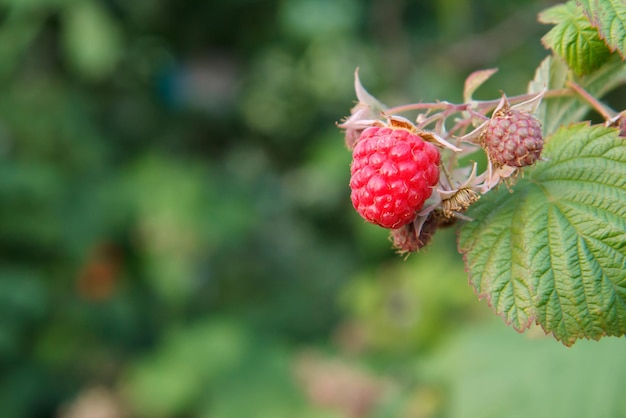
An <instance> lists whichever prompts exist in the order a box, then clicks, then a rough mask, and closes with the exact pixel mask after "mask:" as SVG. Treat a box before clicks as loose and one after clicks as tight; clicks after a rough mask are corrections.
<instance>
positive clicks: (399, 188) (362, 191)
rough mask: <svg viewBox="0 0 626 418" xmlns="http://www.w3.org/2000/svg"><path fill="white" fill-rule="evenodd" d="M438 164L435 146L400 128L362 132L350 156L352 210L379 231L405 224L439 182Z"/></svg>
mask: <svg viewBox="0 0 626 418" xmlns="http://www.w3.org/2000/svg"><path fill="white" fill-rule="evenodd" d="M439 160H440V155H439V150H438V149H437V147H435V146H434V145H433V144H431V143H429V142H426V141H424V140H423V139H422V138H421V137H420V136H418V135H416V134H414V133H412V132H410V131H408V130H406V129H401V128H392V127H370V128H367V129H365V130H364V131H363V132H362V133H361V136H360V137H359V140H358V142H357V143H356V146H355V148H354V151H353V159H352V166H351V174H352V176H351V178H350V188H351V189H352V193H351V195H350V197H351V199H352V204H353V205H354V208H355V209H356V210H357V212H358V213H359V214H360V215H361V216H362V217H363V218H365V219H366V220H367V221H369V222H372V223H374V224H377V225H380V226H382V227H385V228H391V229H397V228H400V227H402V226H404V225H407V224H408V223H410V222H412V221H413V220H414V219H415V217H416V215H417V212H418V211H419V210H420V209H421V208H422V206H423V205H424V202H425V201H426V200H427V199H428V198H429V197H430V195H431V194H432V191H433V187H434V186H435V185H436V184H437V182H438V181H439Z"/></svg>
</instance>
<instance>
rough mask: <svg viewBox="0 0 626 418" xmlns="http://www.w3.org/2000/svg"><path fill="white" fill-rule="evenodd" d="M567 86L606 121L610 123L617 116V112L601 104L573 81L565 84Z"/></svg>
mask: <svg viewBox="0 0 626 418" xmlns="http://www.w3.org/2000/svg"><path fill="white" fill-rule="evenodd" d="M565 84H566V85H567V86H568V87H569V88H570V89H572V90H574V92H575V93H576V94H578V95H579V96H580V97H581V98H582V99H583V100H584V101H586V102H587V103H588V104H589V105H590V106H591V107H593V108H594V109H595V111H596V112H598V113H599V114H600V116H602V117H603V118H604V120H606V121H609V120H611V119H613V118H614V117H615V115H617V112H615V111H614V110H613V109H611V108H609V107H608V106H606V105H604V104H602V103H600V101H599V100H598V99H596V98H595V97H593V96H592V95H591V94H589V92H587V90H585V89H584V88H582V87H581V86H579V85H578V84H577V83H575V82H573V81H567V82H565Z"/></svg>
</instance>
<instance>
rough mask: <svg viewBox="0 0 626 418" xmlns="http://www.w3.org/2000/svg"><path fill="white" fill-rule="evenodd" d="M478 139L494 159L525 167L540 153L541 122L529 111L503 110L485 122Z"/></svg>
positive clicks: (497, 162) (501, 163) (499, 162)
mask: <svg viewBox="0 0 626 418" xmlns="http://www.w3.org/2000/svg"><path fill="white" fill-rule="evenodd" d="M480 142H481V143H482V144H483V146H484V147H485V148H486V150H487V153H488V154H489V157H490V158H491V160H492V161H493V162H494V163H496V164H499V165H508V166H511V167H525V166H527V165H531V164H533V163H534V162H535V161H537V159H539V156H540V155H541V151H542V149H543V138H542V136H541V124H540V123H539V121H538V120H537V119H536V118H534V117H533V116H531V115H529V114H528V113H524V112H520V111H519V110H507V111H503V112H501V113H499V114H497V115H494V116H493V117H492V118H491V119H490V120H489V122H487V125H486V126H485V129H484V130H483V132H482V134H481V139H480Z"/></svg>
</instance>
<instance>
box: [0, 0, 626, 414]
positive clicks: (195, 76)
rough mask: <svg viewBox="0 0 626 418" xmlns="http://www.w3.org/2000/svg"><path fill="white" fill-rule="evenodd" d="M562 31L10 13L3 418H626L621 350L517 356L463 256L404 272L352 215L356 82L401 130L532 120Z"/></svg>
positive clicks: (444, 17)
mask: <svg viewBox="0 0 626 418" xmlns="http://www.w3.org/2000/svg"><path fill="white" fill-rule="evenodd" d="M546 6H548V3H546V2H538V1H523V2H520V1H513V0H507V1H502V0H498V1H496V0H489V1H482V2H470V1H468V0H445V1H438V2H430V1H414V2H404V1H401V0H394V1H389V0H385V1H383V0H370V1H357V0H282V1H277V0H268V1H255V0H237V1H226V0H224V1H208V2H207V1H201V0H187V1H174V0H167V1H149V0H135V1H127V2H126V1H117V0H108V1H98V0H28V1H27V0H1V1H0V88H1V92H2V93H1V94H0V249H1V251H0V257H1V264H0V370H1V374H0V406H1V409H2V411H3V414H6V415H5V416H7V417H46V416H50V417H64V418H76V417H89V416H91V415H89V413H93V411H97V410H105V411H108V413H110V414H112V415H110V416H111V417H135V416H136V417H211V418H237V417H252V416H253V417H260V418H262V417H268V418H280V417H335V418H340V417H348V418H352V417H407V418H408V417H492V416H493V417H501V416H507V417H512V416H520V417H521V416H550V417H559V416H567V417H576V416H581V417H586V416H591V415H590V414H592V415H593V416H595V417H614V416H619V415H623V414H624V413H626V405H625V404H624V401H623V397H621V396H620V395H619V392H618V391H617V388H619V387H621V386H620V382H621V381H622V380H623V379H624V376H626V362H625V361H624V360H622V358H623V356H621V353H622V352H623V349H624V343H623V341H622V340H621V339H620V340H618V339H605V340H603V341H601V342H599V343H591V342H586V341H583V342H579V343H577V344H576V345H575V346H574V347H573V348H571V349H567V348H565V347H562V346H561V345H560V344H558V343H555V342H554V341H552V340H551V339H545V338H543V337H542V336H541V335H540V333H537V332H534V331H533V330H530V331H528V332H527V333H526V334H524V335H518V334H516V333H515V332H514V331H513V330H512V329H509V328H506V327H503V326H501V323H500V322H499V321H498V320H497V319H496V320H493V319H491V314H490V312H489V310H488V308H487V307H486V306H485V303H484V302H478V301H477V300H476V296H475V295H474V293H473V291H472V289H471V288H470V287H469V286H468V283H467V275H466V273H465V272H464V269H463V264H462V261H461V257H460V256H459V255H458V254H457V253H456V242H455V235H454V233H453V231H442V232H441V233H439V234H438V235H437V236H436V238H435V240H434V243H433V245H432V247H430V248H429V249H428V250H427V251H425V252H423V253H421V254H418V255H416V256H411V257H410V258H409V259H408V260H407V261H404V260H403V259H402V258H400V257H398V256H396V255H394V254H393V253H392V251H391V249H390V243H389V242H388V241H387V238H386V231H384V230H382V229H379V228H377V227H374V226H372V225H366V224H364V223H363V221H362V220H361V219H360V218H359V217H358V216H357V215H356V214H355V213H354V211H353V210H352V208H351V205H350V201H349V198H348V196H349V190H348V185H347V183H348V176H349V169H348V166H349V162H350V155H349V153H348V152H347V151H346V150H345V147H344V145H343V139H342V135H341V133H340V132H339V131H338V130H337V129H336V127H335V125H334V123H335V122H336V121H337V120H338V119H339V118H340V117H341V116H343V115H346V114H347V113H348V112H349V108H350V107H351V106H352V104H353V100H354V92H353V80H352V77H353V72H354V68H355V67H357V66H359V67H360V69H361V70H360V71H361V72H360V75H361V79H362V80H363V82H364V84H365V85H366V86H367V88H368V89H369V91H371V92H372V93H375V94H376V96H377V97H379V98H381V99H382V100H383V101H384V102H386V103H388V104H399V103H406V102H411V101H413V102H416V101H420V100H423V101H433V100H436V99H445V100H450V101H460V100H461V92H462V87H463V80H464V78H465V77H466V76H467V74H469V73H470V72H471V71H474V70H477V69H480V68H492V67H499V68H500V71H499V72H498V73H497V74H496V75H494V76H493V77H492V79H490V80H489V81H488V82H487V83H486V84H485V86H484V87H483V88H481V90H480V91H479V96H480V95H484V96H485V98H494V97H498V96H499V90H505V91H506V92H507V94H511V95H513V94H520V93H523V92H525V91H526V87H527V83H528V81H529V80H530V79H531V78H532V77H533V74H534V69H535V68H536V67H537V65H539V63H540V62H541V60H542V59H543V57H544V56H545V55H546V54H547V51H545V49H543V47H542V46H541V43H540V41H539V40H540V38H541V36H542V35H543V34H544V33H545V32H546V31H547V28H546V27H545V26H541V25H539V24H538V23H536V14H537V13H538V12H539V11H540V10H541V9H543V8H545V7H546ZM511 28H514V30H513V29H511ZM478 98H482V97H478ZM608 100H613V101H616V100H620V97H619V94H615V95H613V97H609V99H608ZM622 107H623V106H622ZM591 116H592V117H593V115H591ZM601 371H604V372H606V373H600V372H601ZM333 382H335V383H333ZM336 382H340V384H339V389H337V388H336V387H335V386H333V385H336ZM538 382H539V383H540V384H537V383H538ZM329 388H330V389H329ZM333 388H334V389H333ZM333 394H334V395H335V396H334V397H333ZM345 399H348V401H345ZM342 400H344V401H342ZM98 408H100V409H98ZM85 411H87V412H85ZM89 411H91V412H89ZM591 411H593V412H591ZM3 416H4V415H3Z"/></svg>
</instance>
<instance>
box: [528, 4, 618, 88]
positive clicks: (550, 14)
mask: <svg viewBox="0 0 626 418" xmlns="http://www.w3.org/2000/svg"><path fill="white" fill-rule="evenodd" d="M539 21H541V22H543V23H552V24H556V26H555V27H554V28H552V30H550V31H549V32H548V33H547V34H546V35H545V36H544V37H543V38H541V41H542V43H543V44H544V45H545V46H546V48H549V49H552V50H553V51H554V52H555V53H557V54H558V55H559V56H561V57H562V58H563V59H564V60H565V61H566V62H567V65H568V66H569V67H570V68H571V69H572V70H573V71H574V73H576V74H577V75H579V76H580V75H584V74H590V73H592V72H593V71H595V70H597V69H598V68H600V67H601V66H602V65H603V64H604V63H605V62H606V61H607V60H608V59H609V57H610V55H611V51H610V50H609V48H608V46H607V45H606V44H605V42H604V41H603V40H602V39H600V35H599V34H598V31H597V30H596V29H595V28H594V27H593V26H592V25H591V23H590V22H589V20H588V19H587V17H586V16H585V14H584V13H583V10H582V9H581V8H580V7H578V6H577V5H576V3H575V2H574V1H569V2H567V3H565V4H561V5H558V6H554V7H551V8H549V9H546V10H544V11H543V12H542V13H540V14H539Z"/></svg>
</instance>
